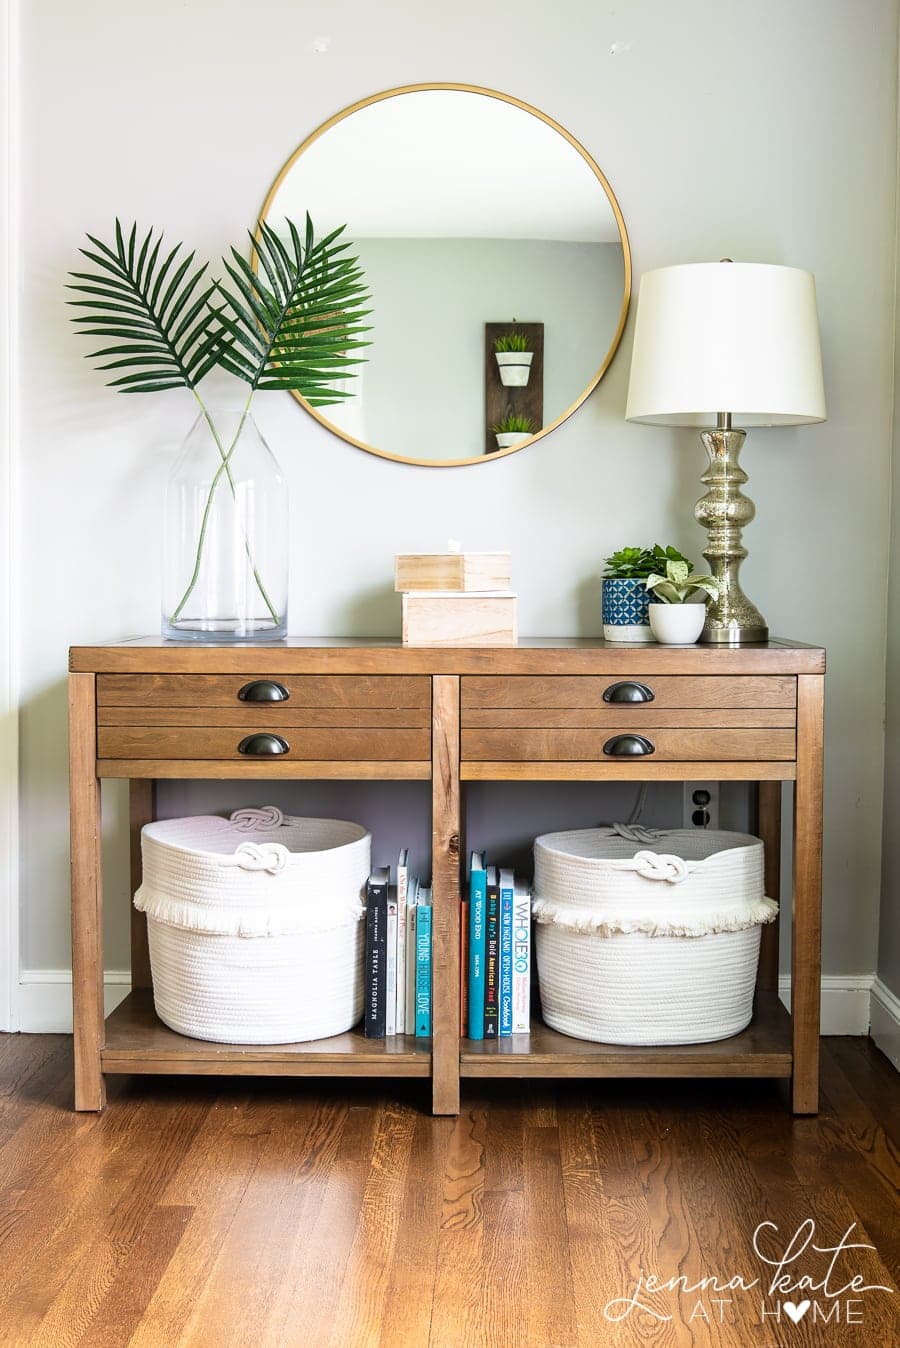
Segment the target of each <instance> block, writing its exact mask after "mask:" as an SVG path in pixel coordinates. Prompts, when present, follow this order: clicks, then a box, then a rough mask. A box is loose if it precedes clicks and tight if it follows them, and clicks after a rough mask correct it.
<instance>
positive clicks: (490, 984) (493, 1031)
mask: <svg viewBox="0 0 900 1348" xmlns="http://www.w3.org/2000/svg"><path fill="white" fill-rule="evenodd" d="M484 944H485V956H484V1037H485V1039H496V1038H497V1037H498V1033H499V1030H500V881H499V878H498V875H497V867H496V866H488V868H487V904H486V907H485V919H484Z"/></svg>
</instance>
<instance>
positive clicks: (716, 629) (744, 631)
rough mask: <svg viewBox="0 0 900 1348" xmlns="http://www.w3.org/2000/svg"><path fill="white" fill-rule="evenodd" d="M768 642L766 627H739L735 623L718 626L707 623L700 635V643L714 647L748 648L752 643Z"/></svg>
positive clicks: (713, 623)
mask: <svg viewBox="0 0 900 1348" xmlns="http://www.w3.org/2000/svg"><path fill="white" fill-rule="evenodd" d="M768 640H769V629H768V627H739V626H738V625H737V624H736V623H732V624H730V625H727V626H726V625H722V626H719V625H718V624H716V623H715V622H712V623H710V622H709V621H707V623H706V626H705V627H704V629H703V631H702V632H701V634H700V641H701V642H709V643H710V644H713V645H716V646H749V645H751V644H752V643H753V642H757V641H768Z"/></svg>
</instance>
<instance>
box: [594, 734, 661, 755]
mask: <svg viewBox="0 0 900 1348" xmlns="http://www.w3.org/2000/svg"><path fill="white" fill-rule="evenodd" d="M603 752H604V753H605V754H606V755H607V756H608V757H609V758H641V757H643V756H644V755H645V754H652V753H655V752H656V746H655V745H654V744H651V743H650V741H649V740H648V739H644V736H643V735H613V737H612V739H611V740H607V741H606V743H605V744H604V746H603Z"/></svg>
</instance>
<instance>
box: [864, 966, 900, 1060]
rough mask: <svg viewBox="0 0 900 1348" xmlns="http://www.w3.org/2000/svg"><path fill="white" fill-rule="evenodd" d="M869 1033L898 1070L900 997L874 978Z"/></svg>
mask: <svg viewBox="0 0 900 1348" xmlns="http://www.w3.org/2000/svg"><path fill="white" fill-rule="evenodd" d="M869 1034H870V1035H871V1036H872V1039H873V1040H874V1042H875V1043H876V1044H877V1045H878V1047H879V1048H880V1049H881V1051H882V1053H883V1054H884V1055H885V1057H886V1058H889V1059H890V1061H891V1062H892V1063H893V1064H894V1066H895V1067H896V1068H897V1070H898V1072H900V997H895V996H894V994H893V992H891V990H890V988H889V987H888V986H887V984H886V983H882V981H881V979H880V978H876V979H875V981H874V983H873V984H872V1021H871V1025H870V1027H869Z"/></svg>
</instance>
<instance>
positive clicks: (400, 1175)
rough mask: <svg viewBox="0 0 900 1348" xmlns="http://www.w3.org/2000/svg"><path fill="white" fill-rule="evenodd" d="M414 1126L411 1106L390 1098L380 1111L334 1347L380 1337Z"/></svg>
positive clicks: (333, 1330)
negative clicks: (398, 1103) (397, 1102)
mask: <svg viewBox="0 0 900 1348" xmlns="http://www.w3.org/2000/svg"><path fill="white" fill-rule="evenodd" d="M415 1131H416V1116H415V1113H414V1112H413V1110H412V1109H411V1108H410V1107H409V1106H406V1105H395V1104H394V1103H393V1102H389V1103H388V1104H387V1105H385V1106H384V1107H383V1108H382V1109H381V1111H380V1112H379V1118H378V1122H377V1124H376V1127H375V1139H374V1143H373V1147H372V1161H371V1169H370V1171H369V1177H368V1180H367V1182H366V1187H365V1191H364V1193H363V1200H362V1206H361V1208H360V1213H359V1221H358V1223H357V1228H356V1232H355V1234H354V1239H353V1244H352V1245H351V1247H350V1251H349V1254H348V1258H347V1265H346V1270H345V1274H344V1278H343V1280H342V1282H341V1286H340V1292H339V1294H338V1298H337V1304H336V1306H335V1311H334V1321H333V1324H332V1327H331V1335H330V1339H329V1343H330V1344H331V1345H333V1348H343V1345H345V1344H348V1343H367V1342H372V1341H377V1338H378V1334H379V1332H380V1327H381V1326H382V1325H383V1324H384V1306H385V1299H386V1296H387V1290H388V1289H387V1278H386V1274H388V1273H389V1271H390V1268H391V1266H392V1262H393V1258H394V1251H395V1248H396V1245H397V1240H398V1233H399V1226H400V1222H399V1212H400V1202H401V1198H402V1194H403V1191H404V1187H405V1184H406V1176H407V1172H408V1170H409V1166H410V1158H411V1155H412V1144H413V1139H414V1137H415ZM400 1342H401V1341H398V1344H399V1343H400ZM403 1348H406V1346H405V1345H403Z"/></svg>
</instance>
